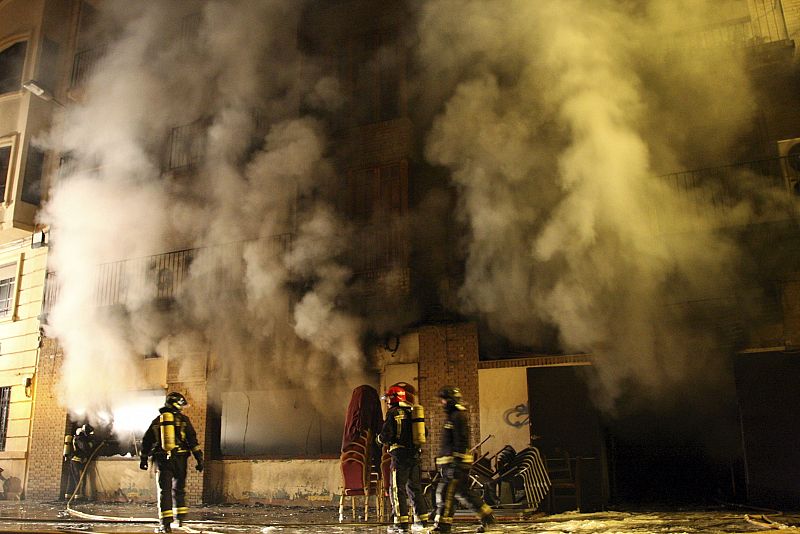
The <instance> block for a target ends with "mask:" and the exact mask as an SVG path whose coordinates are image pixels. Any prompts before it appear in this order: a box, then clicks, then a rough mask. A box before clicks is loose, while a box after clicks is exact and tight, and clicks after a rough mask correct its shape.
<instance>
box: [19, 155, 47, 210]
mask: <svg viewBox="0 0 800 534" xmlns="http://www.w3.org/2000/svg"><path fill="white" fill-rule="evenodd" d="M44 155H45V154H44V151H42V150H41V149H39V148H36V147H34V146H32V147H29V148H28V162H27V163H26V164H25V177H24V179H23V181H22V195H21V197H20V198H21V199H22V201H23V202H27V203H28V204H34V205H36V206H38V205H39V204H40V203H41V202H42V175H43V174H44Z"/></svg>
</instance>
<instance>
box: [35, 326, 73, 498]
mask: <svg viewBox="0 0 800 534" xmlns="http://www.w3.org/2000/svg"><path fill="white" fill-rule="evenodd" d="M62 359H63V354H62V352H61V349H60V348H59V346H58V344H57V343H56V341H55V340H52V339H47V338H45V339H44V340H43V344H42V349H41V352H40V354H39V368H38V371H37V373H36V379H35V382H34V387H35V390H34V397H33V399H34V401H33V414H32V417H33V421H32V424H31V446H30V453H29V456H28V473H27V477H26V488H25V496H26V498H28V499H32V500H54V499H57V498H58V497H59V494H60V493H61V470H62V461H61V452H62V450H63V446H64V429H65V425H66V421H67V412H66V410H65V409H64V408H62V407H61V406H60V405H59V402H58V395H57V393H56V388H55V386H56V383H57V380H58V371H59V369H60V368H61V362H62Z"/></svg>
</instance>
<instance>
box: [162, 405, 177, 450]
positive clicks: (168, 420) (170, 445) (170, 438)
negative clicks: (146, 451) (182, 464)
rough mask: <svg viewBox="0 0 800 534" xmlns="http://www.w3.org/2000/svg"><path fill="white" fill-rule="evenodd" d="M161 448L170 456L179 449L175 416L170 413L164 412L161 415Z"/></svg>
mask: <svg viewBox="0 0 800 534" xmlns="http://www.w3.org/2000/svg"><path fill="white" fill-rule="evenodd" d="M160 422H161V425H159V426H160V427H161V448H162V449H164V451H166V453H167V456H169V455H170V454H171V453H172V451H173V450H174V449H176V448H178V446H177V444H176V443H175V416H174V415H173V414H172V413H170V412H163V413H162V414H161V420H160Z"/></svg>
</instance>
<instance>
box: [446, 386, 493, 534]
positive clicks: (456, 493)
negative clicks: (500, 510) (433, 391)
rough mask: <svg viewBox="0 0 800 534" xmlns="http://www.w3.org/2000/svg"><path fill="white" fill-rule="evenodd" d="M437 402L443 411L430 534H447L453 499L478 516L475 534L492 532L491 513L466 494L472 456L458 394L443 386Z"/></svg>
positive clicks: (474, 498) (465, 418)
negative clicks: (436, 533)
mask: <svg viewBox="0 0 800 534" xmlns="http://www.w3.org/2000/svg"><path fill="white" fill-rule="evenodd" d="M439 398H440V400H441V404H442V407H443V408H444V413H445V423H444V427H443V428H442V438H441V439H442V441H441V447H440V449H439V456H438V457H437V458H436V465H437V467H438V468H439V473H440V474H441V479H440V480H439V485H438V486H437V487H436V517H435V523H436V524H435V526H434V527H433V529H432V531H433V532H450V530H451V529H452V527H453V514H454V513H455V502H454V501H455V499H458V501H459V502H460V503H461V504H462V505H463V506H464V507H466V508H469V509H470V510H472V511H473V512H474V513H475V514H476V515H477V516H478V518H479V519H480V521H481V526H480V527H478V532H485V531H486V530H489V529H493V527H494V526H495V525H496V521H495V518H494V514H493V513H492V509H491V508H490V507H489V506H488V505H487V504H486V503H485V502H484V501H483V499H482V498H481V497H479V496H477V495H475V494H473V493H472V492H470V490H469V470H470V468H471V467H472V455H471V454H470V453H469V450H470V448H469V419H468V416H467V409H466V407H465V406H464V404H463V403H462V400H461V390H459V389H458V388H457V387H454V386H445V387H443V388H442V389H441V390H440V391H439Z"/></svg>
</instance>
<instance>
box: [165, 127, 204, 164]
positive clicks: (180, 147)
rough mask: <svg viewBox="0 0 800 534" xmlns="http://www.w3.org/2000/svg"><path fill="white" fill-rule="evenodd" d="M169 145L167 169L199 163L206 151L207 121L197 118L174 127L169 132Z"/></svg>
mask: <svg viewBox="0 0 800 534" xmlns="http://www.w3.org/2000/svg"><path fill="white" fill-rule="evenodd" d="M167 147H168V150H169V153H168V155H167V162H166V164H167V165H166V166H167V169H166V170H168V171H174V170H180V169H186V168H190V167H193V166H194V165H196V164H197V163H199V162H200V161H201V160H202V159H203V156H205V152H206V123H205V121H203V120H196V121H194V122H190V123H189V124H184V125H182V126H177V127H175V128H173V129H172V130H171V131H170V134H169V141H168V143H167Z"/></svg>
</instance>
